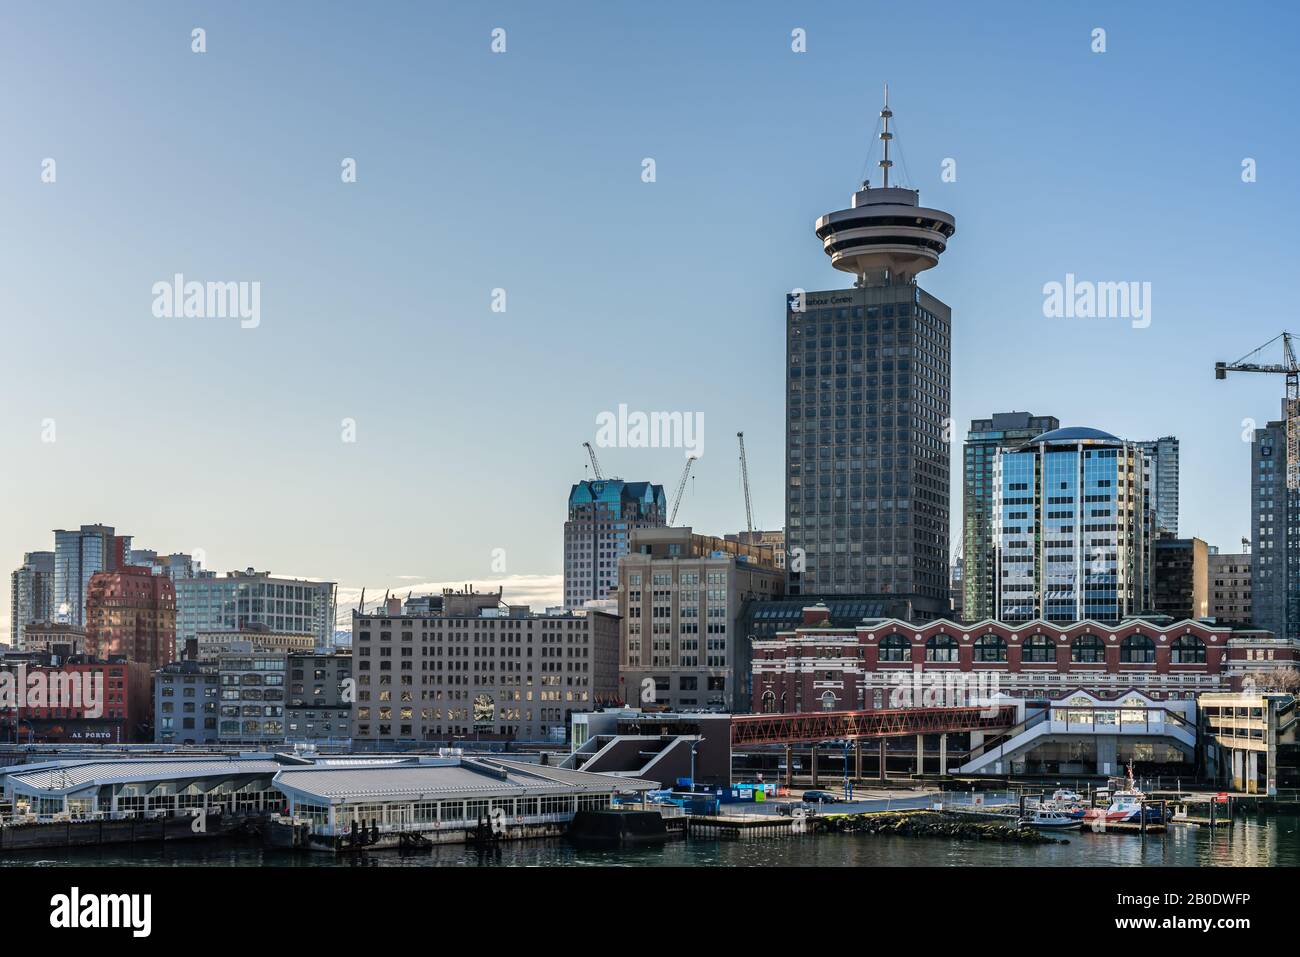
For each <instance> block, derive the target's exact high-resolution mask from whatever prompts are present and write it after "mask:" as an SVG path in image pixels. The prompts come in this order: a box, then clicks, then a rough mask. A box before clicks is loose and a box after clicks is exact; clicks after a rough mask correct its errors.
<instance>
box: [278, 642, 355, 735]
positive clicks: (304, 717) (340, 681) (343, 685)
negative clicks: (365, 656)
mask: <svg viewBox="0 0 1300 957" xmlns="http://www.w3.org/2000/svg"><path fill="white" fill-rule="evenodd" d="M351 689H352V655H351V654H350V653H348V652H339V651H335V652H330V653H324V652H321V653H307V654H291V655H289V698H288V701H289V706H288V710H287V712H286V724H285V741H286V742H289V743H293V742H297V741H304V742H315V743H324V742H339V741H346V740H348V739H349V738H350V737H351V734H352V694H353V693H352V690H351Z"/></svg>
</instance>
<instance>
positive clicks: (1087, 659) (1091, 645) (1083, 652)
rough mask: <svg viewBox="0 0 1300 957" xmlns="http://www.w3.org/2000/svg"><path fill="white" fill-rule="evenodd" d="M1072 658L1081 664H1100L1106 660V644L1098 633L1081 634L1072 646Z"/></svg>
mask: <svg viewBox="0 0 1300 957" xmlns="http://www.w3.org/2000/svg"><path fill="white" fill-rule="evenodd" d="M1070 660H1071V661H1076V662H1079V663H1081V664H1093V665H1095V664H1099V663H1101V662H1104V661H1105V660H1106V646H1105V645H1104V644H1103V643H1102V640H1101V639H1100V638H1098V637H1097V636H1096V635H1080V636H1079V637H1078V638H1076V639H1074V643H1073V644H1072V645H1071V646H1070Z"/></svg>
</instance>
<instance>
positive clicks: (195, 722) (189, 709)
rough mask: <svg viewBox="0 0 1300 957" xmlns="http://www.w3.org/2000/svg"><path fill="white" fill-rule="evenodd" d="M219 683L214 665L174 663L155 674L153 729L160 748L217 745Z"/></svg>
mask: <svg viewBox="0 0 1300 957" xmlns="http://www.w3.org/2000/svg"><path fill="white" fill-rule="evenodd" d="M220 689H221V682H220V678H219V677H218V675H217V664H216V662H210V663H200V662H197V661H174V662H172V663H171V664H169V665H164V666H163V667H162V668H159V669H158V670H157V671H156V672H154V676H153V716H154V717H153V727H154V738H153V739H154V741H155V742H157V743H159V744H218V743H220V740H221V738H220V734H219V732H218V728H217V717H218V715H217V708H218V706H219V702H220V693H221V691H220Z"/></svg>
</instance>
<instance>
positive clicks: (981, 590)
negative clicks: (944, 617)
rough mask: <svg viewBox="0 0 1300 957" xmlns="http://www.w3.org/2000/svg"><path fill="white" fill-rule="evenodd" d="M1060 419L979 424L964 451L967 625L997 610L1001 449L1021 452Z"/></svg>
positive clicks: (1007, 415)
mask: <svg viewBox="0 0 1300 957" xmlns="http://www.w3.org/2000/svg"><path fill="white" fill-rule="evenodd" d="M1060 427H1061V423H1060V422H1059V421H1057V419H1056V418H1055V417H1054V416H1050V415H1031V414H1030V413H1028V412H997V413H994V415H993V417H992V418H988V419H973V420H971V424H970V431H969V432H968V433H967V434H966V445H965V447H964V448H963V449H962V558H963V563H962V572H963V576H962V588H963V596H962V598H963V601H962V614H961V617H962V619H963V620H965V621H982V620H983V619H985V618H992V617H993V615H994V610H995V608H996V607H997V602H996V598H995V595H994V589H993V582H994V578H995V576H994V562H993V462H994V460H995V459H996V458H997V454H998V451H999V450H1001V449H1015V448H1019V447H1020V446H1022V445H1024V444H1025V443H1026V442H1028V441H1029V440H1030V439H1032V438H1034V437H1035V436H1038V435H1042V434H1043V433H1044V432H1051V431H1053V430H1054V429H1059V428H1060Z"/></svg>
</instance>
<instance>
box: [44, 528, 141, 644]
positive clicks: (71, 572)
mask: <svg viewBox="0 0 1300 957" xmlns="http://www.w3.org/2000/svg"><path fill="white" fill-rule="evenodd" d="M130 551H131V536H129V535H118V534H116V530H115V529H114V528H113V527H112V526H109V525H82V526H81V528H79V529H77V530H76V531H67V530H64V529H55V530H54V613H55V616H56V618H57V620H59V621H62V622H66V623H68V624H72V625H79V626H82V627H84V626H85V624H86V596H87V586H89V585H90V579H91V576H93V575H94V574H95V573H96V572H113V571H117V570H118V569H119V568H122V567H123V566H125V564H126V559H127V555H128V554H129V553H130Z"/></svg>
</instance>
